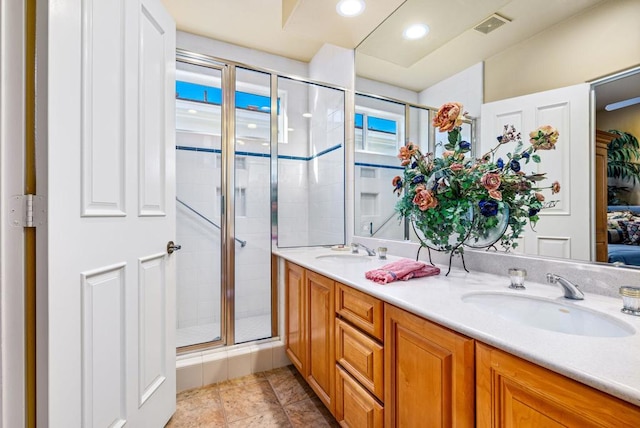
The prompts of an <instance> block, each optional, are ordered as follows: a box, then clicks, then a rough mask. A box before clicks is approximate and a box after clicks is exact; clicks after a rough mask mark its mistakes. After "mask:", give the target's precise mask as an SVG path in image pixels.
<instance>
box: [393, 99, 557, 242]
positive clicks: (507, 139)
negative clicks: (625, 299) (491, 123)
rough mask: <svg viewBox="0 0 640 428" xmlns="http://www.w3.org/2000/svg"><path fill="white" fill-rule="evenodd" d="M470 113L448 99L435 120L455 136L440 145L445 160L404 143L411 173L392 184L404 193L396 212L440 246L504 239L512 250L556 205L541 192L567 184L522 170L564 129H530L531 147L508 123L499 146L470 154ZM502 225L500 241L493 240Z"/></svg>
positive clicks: (552, 146) (406, 170) (406, 165)
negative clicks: (465, 131) (465, 129)
mask: <svg viewBox="0 0 640 428" xmlns="http://www.w3.org/2000/svg"><path fill="white" fill-rule="evenodd" d="M465 114H466V113H465V112H464V111H463V106H462V105H461V104H460V103H446V104H444V105H443V106H442V107H441V108H440V109H439V110H438V113H437V114H436V116H435V117H434V119H433V126H434V127H437V128H438V129H439V130H440V132H447V133H448V141H447V142H446V143H444V144H443V143H438V144H443V146H444V147H443V148H444V153H443V155H442V157H439V158H436V157H435V156H434V154H433V153H426V154H424V153H423V152H422V151H421V150H420V148H419V147H418V146H417V145H415V144H413V143H408V144H407V145H406V146H404V147H401V148H400V153H399V154H398V158H399V159H400V160H401V165H402V166H404V174H403V177H399V176H397V177H395V178H394V179H393V183H392V184H393V186H394V192H396V193H397V194H398V196H399V197H400V199H399V200H398V202H397V204H396V211H397V212H398V213H399V214H400V216H401V217H402V218H408V219H410V220H411V221H412V222H413V225H414V228H416V229H417V230H419V231H420V232H421V233H422V234H423V235H424V237H421V240H422V239H423V238H424V241H427V242H428V243H429V244H431V245H433V248H435V249H438V250H443V251H452V250H461V245H462V244H463V243H464V244H466V245H469V246H472V247H474V246H476V247H481V246H488V245H492V244H494V243H495V242H497V240H500V244H501V245H502V247H503V248H504V249H505V250H507V251H508V250H509V249H511V248H516V247H517V246H518V243H517V239H518V238H519V237H520V236H521V234H522V233H523V230H524V227H525V226H526V224H527V222H529V223H530V224H531V225H532V227H533V226H535V224H536V222H537V221H538V220H539V217H538V213H539V212H540V210H541V209H543V208H546V207H549V206H553V205H554V204H555V202H556V201H551V202H547V203H545V197H544V195H543V194H542V193H541V190H543V189H551V193H552V194H556V193H558V192H559V191H560V184H559V183H558V182H557V181H555V182H553V183H552V184H551V185H550V186H547V187H542V186H540V182H541V181H542V180H544V179H545V178H546V177H545V175H546V174H544V173H542V174H540V173H531V174H526V173H525V172H524V171H522V168H523V164H524V165H525V166H526V165H527V164H529V162H534V163H539V162H540V161H541V159H540V156H539V155H538V154H537V152H538V151H539V150H551V149H555V145H556V143H557V141H558V136H559V134H558V131H557V130H556V129H555V128H553V127H551V126H548V125H545V126H541V127H539V128H538V129H536V130H535V131H533V132H531V133H530V134H529V143H530V144H529V145H528V146H527V147H526V148H525V147H524V144H523V142H522V140H521V135H520V133H519V132H517V131H516V129H515V128H514V127H513V126H512V125H506V126H505V127H504V132H503V134H502V135H500V136H498V138H497V140H498V143H497V145H496V146H495V147H494V148H493V149H491V150H490V151H489V152H487V153H485V154H484V155H482V156H481V157H480V158H477V159H471V158H470V157H468V155H469V154H470V151H471V144H470V143H469V142H467V141H463V140H462V137H461V125H462V122H463V120H464V118H465ZM511 143H513V144H515V147H514V149H513V150H512V151H510V152H509V153H508V154H507V155H506V159H502V158H498V159H495V155H496V152H497V151H498V149H499V148H500V147H502V146H504V145H506V144H511ZM496 230H498V235H497V236H496V237H495V239H493V240H491V241H486V238H487V237H488V236H489V237H490V236H491V235H492V234H495V231H496ZM475 243H477V244H479V245H474V244H475ZM423 244H424V242H423ZM431 245H429V246H431Z"/></svg>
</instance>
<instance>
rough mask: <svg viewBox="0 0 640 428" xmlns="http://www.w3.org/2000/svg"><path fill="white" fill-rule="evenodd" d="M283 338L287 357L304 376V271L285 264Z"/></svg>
mask: <svg viewBox="0 0 640 428" xmlns="http://www.w3.org/2000/svg"><path fill="white" fill-rule="evenodd" d="M284 300H285V302H284V305H285V320H284V336H285V348H286V351H287V356H288V357H289V359H290V360H291V362H292V363H293V365H294V366H295V367H296V368H297V369H298V371H299V372H300V373H301V374H302V375H303V376H306V372H305V370H306V364H305V363H304V361H305V358H306V349H305V348H306V346H305V328H304V326H305V280H304V269H303V268H301V267H300V266H298V265H295V264H293V263H289V262H286V264H285V281H284Z"/></svg>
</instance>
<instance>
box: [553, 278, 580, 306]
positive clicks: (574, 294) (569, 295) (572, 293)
mask: <svg viewBox="0 0 640 428" xmlns="http://www.w3.org/2000/svg"><path fill="white" fill-rule="evenodd" d="M547 282H548V283H549V284H560V287H562V289H563V290H564V297H565V298H566V299H573V300H583V299H584V294H583V293H582V291H580V289H579V288H578V286H577V285H575V284H574V283H572V282H571V281H569V280H568V279H566V278H563V277H561V276H560V275H555V274H553V273H548V274H547Z"/></svg>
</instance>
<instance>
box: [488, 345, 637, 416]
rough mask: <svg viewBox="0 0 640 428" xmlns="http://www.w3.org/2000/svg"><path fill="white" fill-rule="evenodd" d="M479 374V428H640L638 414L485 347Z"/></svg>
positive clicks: (625, 405)
mask: <svg viewBox="0 0 640 428" xmlns="http://www.w3.org/2000/svg"><path fill="white" fill-rule="evenodd" d="M630 369H633V368H630ZM476 370H477V378H476V382H477V383H476V399H477V408H476V412H477V426H478V428H488V427H518V428H529V427H531V428H534V427H535V428H538V427H611V428H614V427H616V428H617V427H640V408H638V407H636V406H633V405H631V404H629V403H627V402H625V401H622V400H619V399H617V398H615V397H612V396H610V395H608V394H605V393H602V392H600V391H598V390H595V389H593V388H591V387H589V386H586V385H583V384H581V383H579V382H576V381H574V380H572V379H569V378H566V377H564V376H562V375H560V374H557V373H554V372H552V371H550V370H547V369H545V368H543V367H540V366H538V365H536V364H533V363H530V362H528V361H525V360H522V359H520V358H518V357H515V356H513V355H511V354H508V353H506V352H503V351H500V350H498V349H495V348H492V347H490V346H488V345H484V344H482V343H476Z"/></svg>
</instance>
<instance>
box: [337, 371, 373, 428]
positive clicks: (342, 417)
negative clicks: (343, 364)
mask: <svg viewBox="0 0 640 428" xmlns="http://www.w3.org/2000/svg"><path fill="white" fill-rule="evenodd" d="M336 420H337V421H338V423H339V424H340V425H341V426H343V427H354V428H355V427H357V428H363V427H366V428H382V427H383V426H384V409H383V407H382V406H381V405H380V403H378V402H377V401H376V399H375V398H373V396H372V395H371V394H369V393H368V392H367V390H366V389H364V388H363V387H362V386H360V384H358V382H356V381H355V380H353V378H352V377H351V376H350V375H349V373H347V372H346V371H344V370H342V368H340V366H338V365H336Z"/></svg>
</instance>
